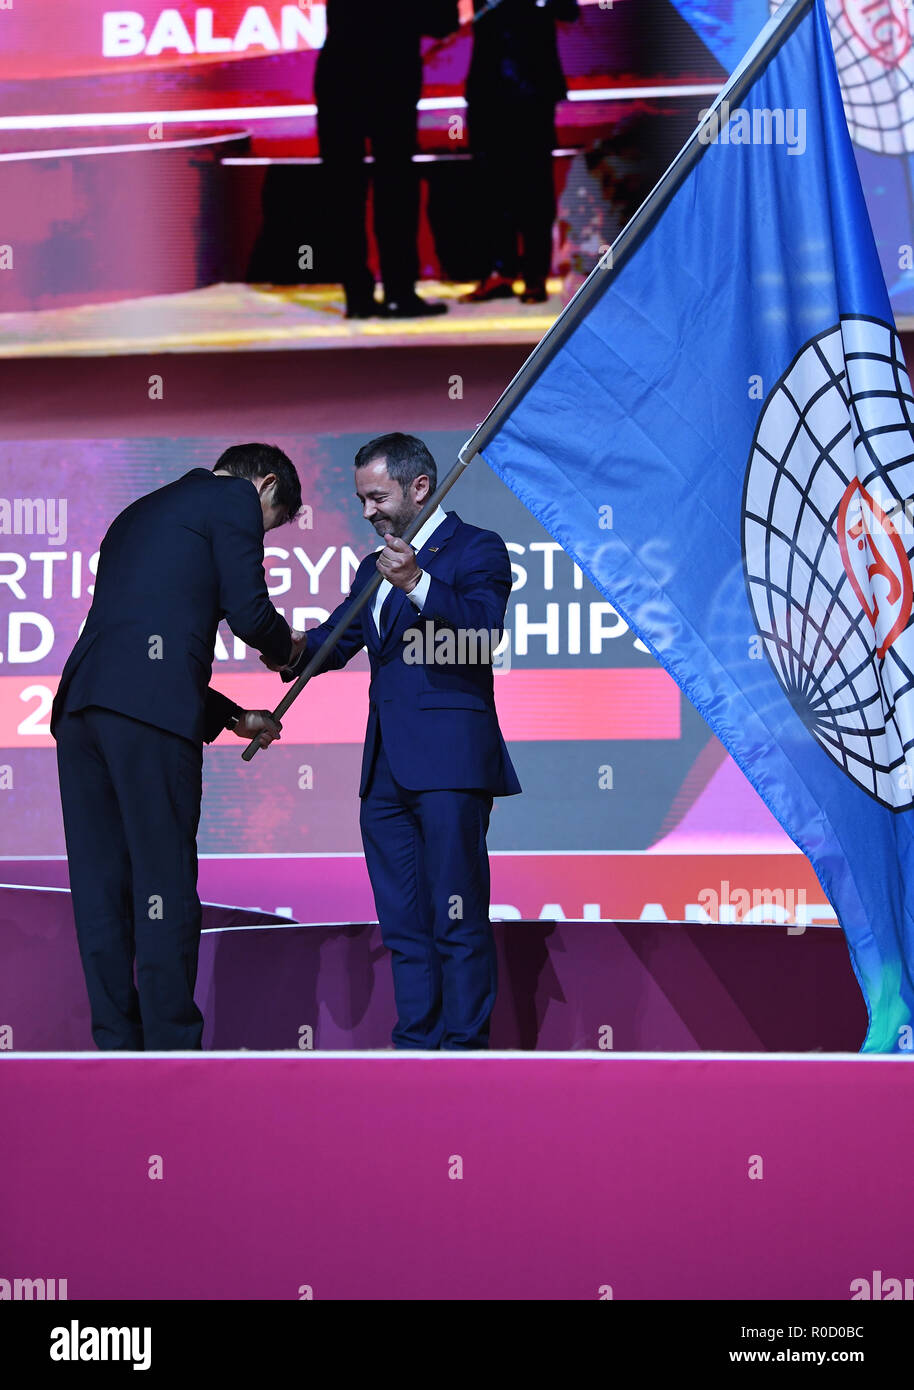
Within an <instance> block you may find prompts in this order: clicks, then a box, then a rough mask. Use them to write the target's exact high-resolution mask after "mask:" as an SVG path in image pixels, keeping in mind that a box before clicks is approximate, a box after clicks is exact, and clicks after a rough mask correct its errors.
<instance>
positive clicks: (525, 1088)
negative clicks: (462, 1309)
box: [0, 1053, 914, 1320]
mask: <svg viewBox="0 0 914 1390" xmlns="http://www.w3.org/2000/svg"><path fill="white" fill-rule="evenodd" d="M0 1106H2V1112H3V1117H4V1125H3V1130H4V1135H3V1173H4V1181H3V1182H2V1183H0V1232H2V1240H0V1250H2V1267H0V1275H2V1277H3V1278H6V1279H10V1280H12V1279H13V1278H31V1279H36V1278H37V1279H44V1280H46V1281H47V1280H51V1279H53V1280H55V1281H57V1283H56V1284H55V1286H54V1290H55V1293H56V1294H57V1296H60V1292H61V1286H60V1282H59V1281H61V1280H65V1281H66V1284H65V1293H66V1296H67V1298H68V1299H69V1300H80V1299H90V1300H111V1299H217V1300H219V1299H269V1300H298V1299H307V1298H314V1299H323V1300H327V1299H346V1300H349V1299H359V1300H373V1301H376V1300H381V1299H417V1300H425V1299H447V1300H455V1299H462V1300H482V1299H484V1300H506V1299H525V1300H546V1299H548V1300H557V1299H567V1300H578V1299H581V1300H588V1299H591V1300H599V1299H609V1298H612V1299H616V1300H634V1299H672V1300H677V1301H680V1300H699V1299H700V1300H737V1299H747V1300H772V1299H790V1300H806V1299H824V1300H834V1301H837V1302H841V1301H849V1300H851V1299H852V1297H854V1296H857V1297H860V1296H865V1297H868V1298H869V1297H873V1298H881V1299H885V1298H887V1297H895V1296H897V1297H903V1296H904V1294H905V1290H906V1292H907V1297H908V1298H909V1299H910V1298H911V1297H912V1296H914V1263H912V1250H914V1239H912V1237H914V1191H912V1187H911V1179H910V1165H909V1163H908V1162H907V1158H906V1156H907V1155H909V1154H910V1153H911V1152H912V1147H914V1069H912V1068H911V1066H910V1065H909V1064H908V1063H907V1062H906V1060H905V1059H904V1058H882V1057H879V1058H877V1057H865V1058H863V1057H858V1058H846V1057H845V1058H835V1057H829V1056H821V1057H817V1058H810V1057H781V1058H777V1059H774V1058H769V1059H766V1058H749V1057H734V1056H728V1055H718V1056H695V1055H692V1056H675V1055H662V1054H658V1055H655V1056H652V1057H643V1056H632V1055H621V1054H616V1055H613V1054H611V1053H610V1054H605V1055H600V1054H593V1053H588V1054H578V1055H576V1056H557V1055H555V1054H552V1053H546V1054H542V1053H541V1054H537V1055H529V1054H528V1055H523V1054H517V1055H513V1056H512V1055H510V1054H504V1053H490V1054H488V1055H482V1056H466V1055H462V1056H461V1055H447V1054H444V1055H442V1054H434V1055H430V1054H413V1055H411V1056H408V1057H404V1056H402V1055H400V1054H395V1053H378V1054H375V1055H362V1056H354V1055H352V1054H316V1053H311V1054H309V1053H297V1054H296V1053H293V1054H286V1055H282V1054H280V1055H272V1056H264V1055H262V1054H255V1053H249V1054H240V1055H238V1054H236V1055H233V1056H227V1055H225V1054H210V1055H208V1056H199V1055H198V1056H189V1055H186V1054H172V1055H162V1054H158V1055H146V1056H142V1057H140V1056H136V1055H134V1054H121V1055H120V1056H85V1055H78V1056H70V1057H67V1058H64V1057H49V1056H46V1055H45V1056H35V1055H8V1056H6V1057H4V1058H3V1060H2V1062H0ZM892 1281H901V1282H899V1283H897V1284H896V1283H894V1282H892ZM905 1281H907V1282H905ZM896 1289H898V1290H900V1292H898V1293H897V1294H896V1292H895V1290H896ZM864 1290H865V1291H866V1292H865V1293H864V1292H863V1291H864ZM850 1311H851V1310H850V1309H848V1313H847V1315H844V1316H845V1320H849V1314H850ZM798 1312H799V1310H798ZM837 1316H839V1315H838V1314H837V1311H836V1317H837Z"/></svg>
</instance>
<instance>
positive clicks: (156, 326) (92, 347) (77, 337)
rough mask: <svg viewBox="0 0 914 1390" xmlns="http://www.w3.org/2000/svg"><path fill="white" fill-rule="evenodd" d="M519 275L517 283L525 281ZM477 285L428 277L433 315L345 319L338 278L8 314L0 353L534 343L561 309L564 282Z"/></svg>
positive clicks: (3, 317)
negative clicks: (524, 292) (476, 288)
mask: <svg viewBox="0 0 914 1390" xmlns="http://www.w3.org/2000/svg"><path fill="white" fill-rule="evenodd" d="M519 283H520V282H518V287H519ZM469 289H472V284H453V283H448V284H440V283H437V282H434V281H424V282H423V284H422V285H421V286H420V291H421V294H422V296H423V297H424V298H425V299H430V300H443V301H445V302H446V303H447V304H448V306H449V309H448V313H447V314H443V315H441V316H440V317H437V318H431V319H398V320H384V319H353V320H348V319H346V317H345V315H344V312H343V309H344V305H343V298H342V292H341V290H340V288H339V286H337V285H246V284H220V285H209V286H207V287H206V288H205V289H199V290H190V291H187V292H186V293H183V294H165V295H149V296H147V297H145V298H142V299H122V300H114V301H109V302H106V303H103V304H82V305H79V306H77V307H73V308H65V309H42V310H37V311H28V312H25V311H23V312H18V313H8V314H0V357H71V356H77V357H82V356H107V357H114V356H121V355H125V354H126V355H130V354H134V353H149V352H201V351H206V352H233V351H238V350H252V349H254V350H277V349H301V348H353V347H403V346H411V345H415V344H422V345H424V346H427V347H442V346H447V345H448V344H452V343H455V342H459V343H460V344H462V345H479V344H487V343H488V344H514V343H517V344H526V345H528V346H529V347H531V348H532V347H534V346H535V344H536V343H538V342H539V340H540V338H541V337H542V336H543V334H544V333H545V332H546V331H547V329H548V328H549V327H550V326H551V325H552V323H553V321H554V320H555V317H556V315H557V314H558V313H559V311H560V309H561V308H562V301H561V289H562V281H561V280H560V279H554V280H550V281H549V291H550V298H549V299H548V300H547V302H546V303H545V304H521V302H520V300H519V299H515V300H505V299H502V300H496V301H495V302H493V303H490V304H460V303H459V302H458V301H459V297H460V295H462V294H464V293H465V292H466V291H467V290H469Z"/></svg>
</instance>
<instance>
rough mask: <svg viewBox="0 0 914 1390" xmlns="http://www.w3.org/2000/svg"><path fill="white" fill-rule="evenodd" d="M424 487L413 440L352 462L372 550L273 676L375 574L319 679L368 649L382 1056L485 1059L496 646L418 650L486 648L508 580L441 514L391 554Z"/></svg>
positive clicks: (426, 463) (424, 454)
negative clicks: (387, 1018)
mask: <svg viewBox="0 0 914 1390" xmlns="http://www.w3.org/2000/svg"><path fill="white" fill-rule="evenodd" d="M436 486H437V470H436V467H435V461H434V459H433V458H432V455H431V454H430V453H429V451H428V449H427V448H426V446H425V444H423V442H422V440H421V439H416V438H415V437H414V436H412V435H408V434H385V435H381V436H380V437H379V438H377V439H372V440H371V441H370V442H369V443H368V444H365V445H364V446H363V447H362V448H361V449H360V450H359V452H358V453H357V454H356V458H355V491H356V496H357V497H358V500H359V502H360V504H361V507H362V514H363V516H364V517H365V520H366V521H368V522H370V523H371V525H372V526H373V527H374V529H375V531H376V532H377V534H378V535H379V536H380V537H381V539H382V540H383V541H384V548H383V549H382V550H381V551H380V553H377V552H376V553H375V554H372V555H369V556H368V557H367V559H365V560H363V561H362V563H361V565H360V566H359V569H358V571H357V573H356V576H355V580H354V582H353V585H352V590H351V592H350V593H349V595H348V597H347V598H346V599H345V600H344V601H343V603H341V604H340V606H339V607H338V608H337V609H336V610H335V611H334V612H333V613H331V615H330V617H329V618H328V619H327V621H326V622H325V623H322V624H321V625H320V626H319V627H316V628H313V629H312V630H311V631H310V632H308V633H307V637H306V647H305V651H304V652H303V654H302V656H301V658H300V660H299V661H298V662H296V663H295V665H294V666H293V667H291V668H288V669H287V670H285V671H284V673H283V674H284V677H285V678H286V679H292V678H293V677H294V676H295V675H297V674H298V672H299V671H300V670H301V669H303V667H304V665H305V664H307V662H308V661H309V660H310V658H311V657H312V656H313V655H314V653H315V652H316V651H317V650H318V649H319V647H320V646H321V644H322V643H323V642H324V641H325V640H326V639H327V637H328V636H329V635H330V633H331V632H333V630H334V628H335V627H336V626H337V624H338V623H339V622H340V621H341V620H342V619H343V618H345V616H346V613H347V610H348V608H349V606H350V605H351V604H352V603H353V602H354V600H355V599H356V598H357V596H358V595H359V593H360V592H361V591H362V589H364V587H365V585H366V584H368V583H369V582H370V580H371V578H372V576H373V575H374V574H375V573H376V572H377V571H380V572H381V574H382V575H383V576H384V582H383V583H382V584H381V586H380V588H379V590H378V592H377V595H376V596H375V600H374V603H373V605H372V606H371V607H366V608H365V609H364V610H363V611H362V614H361V618H360V620H358V621H355V622H353V624H352V625H351V627H350V628H348V629H347V630H346V632H345V633H344V635H343V636H342V638H341V639H340V642H339V644H338V645H337V647H336V648H335V650H334V651H333V653H332V654H331V656H330V658H329V660H328V662H327V666H326V667H325V668H324V669H326V670H338V669H340V668H341V667H342V666H345V665H346V663H347V662H348V661H349V660H351V658H352V657H353V656H355V654H356V652H358V651H360V650H361V649H362V647H367V648H368V656H369V661H370V664H371V685H370V687H369V695H368V728H367V731H366V734H365V749H364V753H363V757H362V776H361V785H360V787H359V795H360V797H361V799H362V806H361V816H360V824H361V830H362V843H363V845H364V849H365V860H366V863H367V865H368V873H369V877H370V879H371V886H372V890H373V892H374V898H375V906H376V909H377V913H378V920H379V922H380V924H381V935H382V938H383V941H384V944H385V946H387V948H388V950H389V951H390V953H391V958H392V965H393V976H394V993H395V996H396V1004H397V1023H396V1027H395V1028H394V1032H393V1042H394V1046H395V1047H397V1048H402V1049H407V1048H426V1049H438V1048H442V1049H450V1050H464V1049H471V1048H484V1047H487V1046H488V1039H489V1019H490V1015H491V1012H492V1007H493V1005H494V1002H495V992H496V983H497V979H496V963H495V947H494V942H493V939H492V929H491V927H490V925H489V860H488V853H487V850H486V832H487V830H488V825H489V815H490V813H491V810H492V799H493V797H495V796H512V795H514V794H515V793H517V792H519V791H520V784H519V782H518V780H517V776H516V774H515V772H514V768H513V767H512V765H511V759H510V758H509V756H508V750H507V748H506V747H505V742H504V739H503V738H502V736H501V731H500V729H499V727H498V717H497V715H496V711H495V700H494V691H493V685H494V683H493V677H492V664H491V652H492V647H493V646H494V643H492V644H489V645H488V647H487V648H486V644H483V650H482V653H481V654H480V648H479V645H478V644H470V653H469V658H468V659H461V658H467V651H466V646H467V644H465V643H463V642H458V643H456V650H457V651H458V653H459V654H460V655H459V657H458V658H457V659H452V660H445V661H441V660H440V652H441V649H440V647H439V646H438V644H437V643H436V642H435V641H434V640H431V641H429V640H428V638H429V636H431V637H432V638H434V635H435V634H437V633H439V632H450V633H452V634H457V635H458V636H459V635H460V634H461V633H466V632H479V631H480V630H483V631H485V632H486V633H495V634H496V637H497V635H498V634H500V632H501V630H502V628H503V626H504V620H505V610H506V607H507V603H508V597H509V595H510V593H511V566H510V563H509V560H508V552H507V550H506V548H505V544H504V541H502V539H501V537H500V536H497V535H495V533H494V532H493V531H484V530H480V529H479V528H478V527H476V526H469V525H467V523H466V522H464V521H461V520H460V518H459V516H457V514H456V512H445V511H443V510H442V508H441V507H438V508H437V509H436V511H434V512H433V513H432V515H431V516H430V517H429V518H428V520H427V521H426V522H425V524H424V525H423V527H422V528H421V530H420V531H419V533H418V535H416V537H415V538H414V540H413V543H412V545H409V544H407V542H406V541H404V540H403V539H402V537H403V533H404V531H405V530H406V528H407V527H408V525H409V524H410V522H411V521H413V520H414V519H415V517H417V516H418V514H419V512H420V511H421V510H422V508H423V506H424V504H425V503H426V502H427V500H428V499H429V497H430V496H431V495H432V493H433V492H434V491H435V487H436ZM417 628H418V630H419V634H418V635H419V637H420V643H419V645H421V646H422V650H423V652H424V660H421V661H417V660H416V659H415V655H416V651H417V642H416V640H415V639H416V637H417ZM451 650H452V651H453V650H454V644H453V643H452V644H451ZM480 655H481V658H482V659H480ZM268 664H269V663H268Z"/></svg>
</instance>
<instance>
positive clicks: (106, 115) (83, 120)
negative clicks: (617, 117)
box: [0, 82, 723, 130]
mask: <svg viewBox="0 0 914 1390" xmlns="http://www.w3.org/2000/svg"><path fill="white" fill-rule="evenodd" d="M722 85H723V84H722V83H720V82H714V83H706V82H702V83H687V84H685V85H683V86H679V87H676V86H669V85H664V86H656V87H595V88H593V89H583V88H582V89H579V90H576V91H572V92H569V93H568V97H567V100H568V101H570V102H575V103H579V102H587V101H636V100H637V99H638V98H639V97H641V98H648V97H715V96H717V94H718V93H719V91H720V89H721V87H722ZM466 104H467V103H466V97H460V96H452V97H422V98H421V99H420V100H419V102H418V109H419V110H420V111H456V110H461V109H463V108H465V107H466ZM316 115H317V106H316V105H315V103H314V102H302V103H300V104H299V105H295V106H221V107H220V106H215V107H212V106H205V107H199V108H197V109H195V110H190V111H186V110H184V111H80V112H71V113H67V114H65V115H64V114H62V115H56V116H55V115H51V116H38V115H35V116H0V130H68V129H69V130H74V129H77V128H79V127H85V126H114V125H153V124H154V123H156V122H158V121H162V122H165V123H167V124H170V125H188V124H190V123H192V122H196V121H278V120H294V119H296V118H300V117H302V116H316ZM696 119H697V117H696Z"/></svg>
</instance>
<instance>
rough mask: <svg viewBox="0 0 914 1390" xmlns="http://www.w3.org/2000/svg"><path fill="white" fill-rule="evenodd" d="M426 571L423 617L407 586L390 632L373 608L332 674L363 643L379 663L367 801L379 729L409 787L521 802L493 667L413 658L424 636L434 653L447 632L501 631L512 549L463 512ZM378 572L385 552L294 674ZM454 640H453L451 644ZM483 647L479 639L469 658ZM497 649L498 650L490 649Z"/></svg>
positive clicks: (362, 574) (424, 559) (445, 529)
mask: <svg viewBox="0 0 914 1390" xmlns="http://www.w3.org/2000/svg"><path fill="white" fill-rule="evenodd" d="M417 559H418V562H419V565H420V567H421V568H422V569H423V570H424V571H425V572H426V573H427V574H429V575H430V576H431V583H430V586H429V591H428V597H427V599H426V602H425V605H424V607H423V609H422V611H421V612H419V611H418V610H417V609H416V608H415V606H414V605H413V604H412V603H411V601H410V599H409V598H408V597H407V595H406V594H404V593H403V591H402V590H400V589H396V588H395V589H394V590H393V592H392V594H391V596H390V607H389V609H388V612H387V614H386V615H385V617H386V623H385V635H384V639H383V640H382V639H381V638H380V636H379V635H378V630H377V627H376V626H375V621H374V617H373V616H372V607H373V603H369V604H368V605H367V606H366V607H365V608H364V609H363V610H362V613H361V615H360V617H359V618H357V619H356V621H355V622H354V623H353V625H352V627H351V628H349V629H348V630H347V632H346V633H345V634H344V636H343V637H342V638H341V639H340V642H339V643H338V645H337V646H336V648H335V649H334V651H333V652H332V653H331V654H330V657H329V659H328V662H327V666H326V668H325V669H326V670H339V668H340V667H342V666H345V665H346V662H347V661H350V660H351V659H352V657H353V656H355V654H356V652H359V651H361V649H362V647H367V648H368V658H369V662H370V665H371V684H370V686H369V708H368V728H367V731H366V734H365V751H364V755H363V758H362V779H361V786H360V788H359V795H360V796H364V794H365V792H366V790H367V785H368V778H369V774H370V772H371V767H372V761H373V757H374V750H375V742H376V739H377V736H378V734H379V733H380V735H381V738H382V740H383V744H384V751H385V753H386V754H387V758H388V761H389V763H390V768H391V771H392V773H393V775H394V777H395V779H396V780H397V781H398V782H399V783H400V785H401V786H403V787H406V788H407V789H408V790H410V791H440V790H458V789H464V788H477V789H479V790H482V791H487V792H489V793H490V795H492V796H513V795H514V794H515V793H516V792H519V791H520V789H521V788H520V783H519V782H518V780H517V775H516V773H515V771H514V768H513V766H512V764H511V759H510V757H509V756H508V750H507V748H506V747H505V741H504V739H503V738H502V736H501V730H500V729H499V727H498V717H497V715H496V712H495V699H494V693H493V685H494V682H493V676H492V666H491V664H490V663H489V662H486V663H479V662H473V661H471V660H465V661H464V662H463V663H459V662H457V663H453V664H439V663H432V662H426V661H422V662H411V661H409V660H408V659H407V656H408V654H409V653H412V654H415V652H416V650H417V646H416V644H415V641H414V640H412V641H411V639H415V637H416V636H421V638H422V640H423V649H424V651H425V653H426V654H427V653H428V652H429V651H434V649H435V643H434V640H432V641H431V642H429V641H428V640H427V638H428V637H429V636H430V635H431V636H432V638H433V639H434V636H435V634H437V633H440V632H441V631H443V630H444V629H451V631H452V632H453V633H454V634H455V639H454V650H455V654H459V653H460V645H459V642H458V641H457V640H456V638H457V635H459V632H460V630H461V629H462V630H463V631H464V632H467V631H473V632H481V631H484V632H486V633H487V634H488V633H492V632H494V633H495V638H494V639H493V641H492V646H494V645H497V640H498V637H499V636H500V634H501V631H502V628H503V625H504V621H505V610H506V608H507V605H508V597H509V595H510V593H511V564H510V561H509V559H508V552H507V550H506V549H505V543H504V541H503V540H502V539H501V537H500V536H497V535H496V534H495V533H494V531H483V530H480V529H479V527H477V526H469V525H467V523H466V522H464V521H461V520H460V518H459V517H458V516H457V514H456V512H448V513H447V518H446V520H444V521H442V522H441V524H440V526H438V527H437V528H436V530H435V531H434V532H433V534H432V535H431V537H430V538H429V540H428V542H427V544H426V545H425V546H424V547H423V548H422V549H421V550H420V551H419V552H418V555H417ZM376 573H377V555H376V554H373V555H369V556H367V557H366V559H364V560H363V561H362V563H361V565H360V566H359V568H358V570H357V572H356V576H355V579H354V581H353V584H352V589H351V590H350V592H349V595H348V596H347V597H346V598H345V599H344V600H343V602H342V603H341V604H340V606H339V607H338V608H336V609H335V610H334V612H333V613H331V615H330V617H329V618H328V619H327V621H326V622H325V623H321V625H320V626H319V627H315V628H312V629H311V631H310V632H309V633H308V645H307V649H306V651H305V652H304V653H303V655H302V658H301V660H300V662H299V664H298V665H297V666H296V667H295V668H294V670H293V672H292V674H290V675H287V676H285V677H284V678H285V679H292V675H294V674H297V673H298V672H300V671H301V670H303V669H304V667H305V665H306V664H307V663H308V661H310V659H311V657H312V656H313V655H314V653H315V651H317V649H318V648H319V647H320V646H321V644H322V643H323V642H324V641H325V640H326V638H327V636H328V635H329V634H330V633H331V632H332V631H333V629H334V628H335V627H336V625H337V624H338V623H339V622H340V620H341V619H342V618H344V617H345V615H346V612H347V610H348V608H349V607H350V605H351V604H352V603H353V601H354V600H355V599H356V598H357V597H358V595H359V594H360V593H361V591H362V589H363V588H364V587H365V585H366V584H367V583H369V581H370V580H371V578H372V577H373V576H374V575H375V574H376ZM445 640H446V639H445ZM471 650H478V648H476V647H475V644H473V643H467V645H466V647H465V648H464V655H465V656H466V655H467V654H468V653H469V652H470V651H471ZM490 650H491V647H490Z"/></svg>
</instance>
